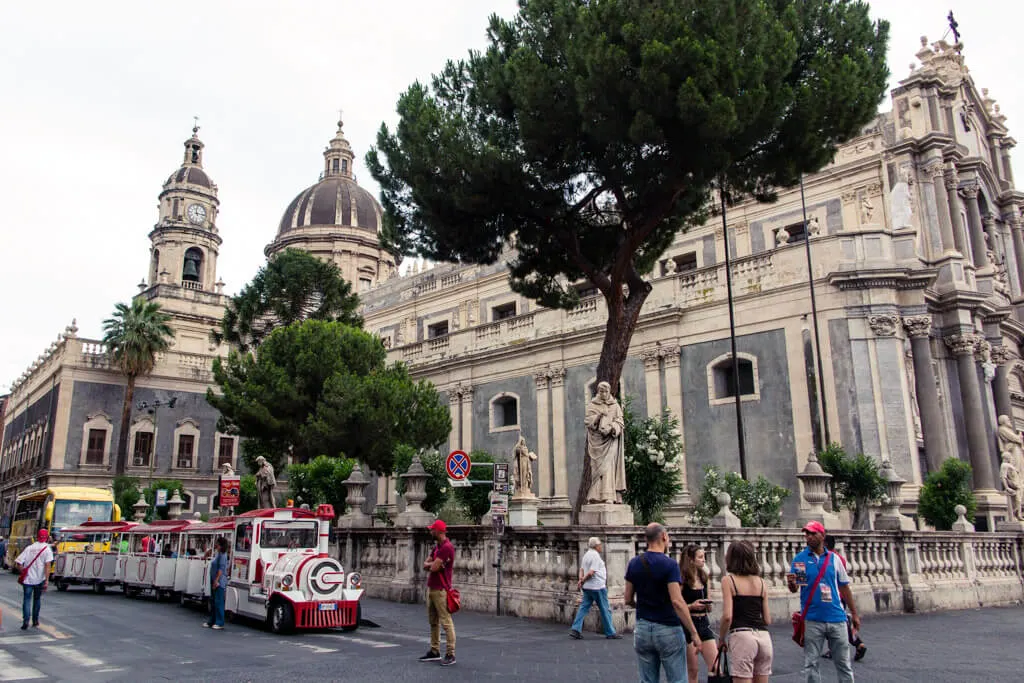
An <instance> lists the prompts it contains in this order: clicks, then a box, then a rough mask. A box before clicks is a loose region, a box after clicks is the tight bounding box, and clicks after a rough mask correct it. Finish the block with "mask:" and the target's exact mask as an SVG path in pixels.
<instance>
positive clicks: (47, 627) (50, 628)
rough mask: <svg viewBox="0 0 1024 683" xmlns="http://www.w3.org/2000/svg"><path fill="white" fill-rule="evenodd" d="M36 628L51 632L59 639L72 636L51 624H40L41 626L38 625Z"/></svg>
mask: <svg viewBox="0 0 1024 683" xmlns="http://www.w3.org/2000/svg"><path fill="white" fill-rule="evenodd" d="M36 628H38V629H39V630H40V631H42V632H43V633H49V634H50V635H51V636H53V637H54V638H56V639H57V640H67V639H68V638H70V637H71V636H69V635H68V634H66V633H64V632H63V631H58V630H57V629H55V628H54V627H53V626H51V625H49V624H39V626H37V627H36Z"/></svg>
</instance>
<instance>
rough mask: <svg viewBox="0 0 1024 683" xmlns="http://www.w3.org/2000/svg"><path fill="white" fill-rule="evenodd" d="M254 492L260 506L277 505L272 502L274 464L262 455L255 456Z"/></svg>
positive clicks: (270, 506) (275, 480)
mask: <svg viewBox="0 0 1024 683" xmlns="http://www.w3.org/2000/svg"><path fill="white" fill-rule="evenodd" d="M256 465H257V466H258V467H259V469H258V470H256V493H257V496H258V499H259V506H260V508H272V507H277V506H276V505H275V504H274V486H276V485H277V479H275V478H274V466H273V465H271V464H270V463H269V462H267V459H266V458H264V457H263V456H262V455H261V456H260V457H258V458H256Z"/></svg>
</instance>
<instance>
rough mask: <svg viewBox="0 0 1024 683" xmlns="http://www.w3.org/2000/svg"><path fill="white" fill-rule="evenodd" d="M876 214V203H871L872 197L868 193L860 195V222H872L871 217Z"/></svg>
mask: <svg viewBox="0 0 1024 683" xmlns="http://www.w3.org/2000/svg"><path fill="white" fill-rule="evenodd" d="M874 215H875V205H874V204H872V203H871V199H870V198H868V196H867V195H866V194H863V195H861V197H860V222H861V223H863V224H866V223H870V222H871V219H872V218H873V217H874Z"/></svg>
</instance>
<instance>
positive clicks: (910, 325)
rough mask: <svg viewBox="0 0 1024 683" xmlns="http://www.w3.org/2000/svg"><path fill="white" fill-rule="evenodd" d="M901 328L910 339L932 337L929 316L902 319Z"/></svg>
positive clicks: (912, 316) (930, 318) (913, 316)
mask: <svg viewBox="0 0 1024 683" xmlns="http://www.w3.org/2000/svg"><path fill="white" fill-rule="evenodd" d="M903 327H904V328H906V330H907V335H908V336H909V337H910V338H911V339H922V338H925V339H926V338H928V337H931V336H932V317H931V316H930V315H911V316H907V317H905V318H903Z"/></svg>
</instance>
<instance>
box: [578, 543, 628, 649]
mask: <svg viewBox="0 0 1024 683" xmlns="http://www.w3.org/2000/svg"><path fill="white" fill-rule="evenodd" d="M587 546H588V547H589V548H590V550H588V551H587V552H586V553H585V554H584V555H583V561H582V562H580V572H579V581H578V582H577V583H576V588H577V589H581V590H582V591H583V603H582V604H581V605H580V608H579V610H577V612H576V619H575V620H574V621H573V622H572V630H571V631H569V637H570V638H575V639H576V640H580V639H582V638H583V633H582V632H581V631H582V629H583V620H584V619H586V617H587V613H588V612H590V607H591V605H594V604H596V605H597V608H598V609H599V610H600V611H601V627H602V628H603V629H604V637H605V638H611V639H614V640H618V639H619V638H622V636H621V635H619V634H618V633H616V632H615V627H614V626H613V625H612V608H611V607H610V606H609V605H608V570H607V568H606V567H605V565H604V560H603V559H602V558H601V550H602V547H601V539H600V538H597V537H596V536H592V537H591V538H590V540H589V541H587Z"/></svg>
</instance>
